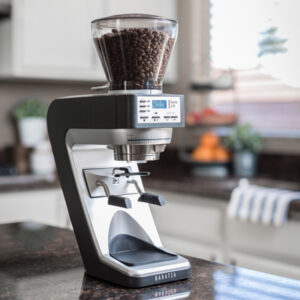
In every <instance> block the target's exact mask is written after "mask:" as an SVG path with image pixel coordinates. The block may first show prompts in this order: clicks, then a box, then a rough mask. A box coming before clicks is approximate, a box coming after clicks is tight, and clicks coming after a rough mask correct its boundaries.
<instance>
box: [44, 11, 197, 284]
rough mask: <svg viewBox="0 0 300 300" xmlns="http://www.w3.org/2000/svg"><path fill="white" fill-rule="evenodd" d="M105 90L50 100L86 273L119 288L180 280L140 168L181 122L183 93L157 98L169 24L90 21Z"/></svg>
mask: <svg viewBox="0 0 300 300" xmlns="http://www.w3.org/2000/svg"><path fill="white" fill-rule="evenodd" d="M92 36H93V39H94V42H95V45H96V48H97V52H98V55H99V58H100V60H101V63H102V66H103V68H104V71H105V74H106V77H107V80H108V84H107V85H106V88H107V89H108V91H107V92H106V93H103V91H102V93H101V92H98V93H97V94H93V95H83V96H71V97H64V98H59V99H56V100H55V101H53V102H52V104H51V105H50V107H49V111H48V116H47V120H48V131H49V136H50V141H51V144H52V149H53V153H54V157H55V161H56V166H57V171H58V175H59V178H60V182H61V186H62V190H63V193H64V197H65V200H66V203H67V207H68V211H69V215H70V219H71V222H72V225H73V229H74V233H75V236H76V239H77V243H78V246H79V250H80V253H81V256H82V260H83V263H84V267H85V270H86V272H87V274H89V275H91V276H94V277H97V278H100V279H104V280H108V281H111V282H114V283H117V284H120V285H123V286H127V287H144V286H148V285H153V284H159V283H165V282H170V281H175V280H180V279H185V278H188V277H189V276H190V274H191V267H190V263H189V261H188V260H187V259H185V258H183V257H181V256H180V255H178V254H176V253H174V252H172V251H170V250H167V249H166V248H164V247H163V245H162V243H161V241H160V238H159V235H158V232H157V230H156V227H155V223H154V221H153V218H152V215H151V211H150V207H149V205H159V206H161V205H164V203H165V200H164V198H163V197H162V196H160V195H154V194H151V193H147V192H145V190H144V187H143V184H142V180H141V177H142V176H147V175H149V173H148V172H141V171H139V168H138V163H144V162H147V161H149V160H157V159H159V156H160V153H161V152H163V151H164V150H165V148H166V145H167V144H169V143H170V142H171V136H172V128H173V127H183V126H184V98H183V96H182V95H169V94H163V93H162V80H163V77H164V73H165V70H166V67H167V63H168V60H169V57H170V55H171V52H172V48H173V46H174V43H175V40H176V36H177V22H176V21H174V20H170V19H166V18H162V17H158V16H152V15H136V14H130V15H118V16H111V17H107V18H102V19H98V20H94V21H93V22H92Z"/></svg>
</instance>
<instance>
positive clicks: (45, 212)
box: [0, 188, 70, 228]
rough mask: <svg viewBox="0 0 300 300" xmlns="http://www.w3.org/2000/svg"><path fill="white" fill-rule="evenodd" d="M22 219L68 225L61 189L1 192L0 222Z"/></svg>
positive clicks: (47, 223)
mask: <svg viewBox="0 0 300 300" xmlns="http://www.w3.org/2000/svg"><path fill="white" fill-rule="evenodd" d="M24 221H32V222H37V223H42V224H46V225H52V226H58V227H64V228H66V227H70V222H69V217H68V212H67V207H66V204H65V201H64V197H63V194H62V191H61V189H58V188H57V189H56V188H55V189H43V190H34V191H18V192H6V193H1V195H0V224H4V223H13V222H24Z"/></svg>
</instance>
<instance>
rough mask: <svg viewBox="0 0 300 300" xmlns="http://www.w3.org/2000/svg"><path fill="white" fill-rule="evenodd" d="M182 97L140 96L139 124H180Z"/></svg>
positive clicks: (138, 108) (138, 104) (138, 100)
mask: <svg viewBox="0 0 300 300" xmlns="http://www.w3.org/2000/svg"><path fill="white" fill-rule="evenodd" d="M180 122H181V112H180V97H177V96H173V97H168V96H166V97H165V96H138V97H137V123H138V124H155V123H180Z"/></svg>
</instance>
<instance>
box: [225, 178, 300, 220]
mask: <svg viewBox="0 0 300 300" xmlns="http://www.w3.org/2000/svg"><path fill="white" fill-rule="evenodd" d="M293 200H298V201H300V192H294V191H288V190H282V189H275V188H266V187H259V186H255V185H250V184H249V182H248V180H247V179H241V180H240V182H239V185H238V187H236V188H235V189H234V190H233V191H232V194H231V199H230V202H229V205H228V208H227V215H228V217H229V218H232V219H239V220H242V221H249V222H252V223H261V224H265V225H274V226H281V225H283V224H284V223H285V222H286V221H287V217H288V211H289V205H290V202H291V201H293Z"/></svg>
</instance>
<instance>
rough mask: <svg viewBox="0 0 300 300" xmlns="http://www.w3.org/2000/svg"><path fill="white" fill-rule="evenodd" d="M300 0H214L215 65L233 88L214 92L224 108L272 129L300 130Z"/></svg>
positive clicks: (216, 103) (276, 131)
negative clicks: (231, 81) (232, 82)
mask: <svg viewBox="0 0 300 300" xmlns="http://www.w3.org/2000/svg"><path fill="white" fill-rule="evenodd" d="M299 12H300V1H298V0H242V1H240V0H226V1H224V0H211V22H210V23H211V41H210V46H211V48H210V49H211V52H210V53H211V68H212V70H223V71H227V72H228V71H229V72H230V73H231V74H232V75H233V77H234V79H235V90H234V91H233V92H232V91H228V92H213V93H212V95H211V103H212V104H213V105H214V106H216V107H217V108H218V109H220V110H221V111H228V110H230V109H232V108H233V107H235V108H236V107H237V109H238V113H239V117H240V120H241V122H250V123H251V124H252V125H253V126H254V127H256V128H257V129H259V130H261V131H264V132H265V133H269V134H271V135H272V134H275V135H276V134H277V135H279V136H280V135H283V136H284V135H286V133H287V131H289V135H290V134H291V131H293V132H294V135H295V136H297V135H299V136H300V132H299V129H300V118H299V115H300V18H299Z"/></svg>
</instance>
